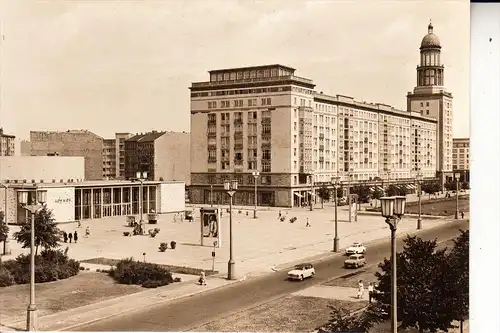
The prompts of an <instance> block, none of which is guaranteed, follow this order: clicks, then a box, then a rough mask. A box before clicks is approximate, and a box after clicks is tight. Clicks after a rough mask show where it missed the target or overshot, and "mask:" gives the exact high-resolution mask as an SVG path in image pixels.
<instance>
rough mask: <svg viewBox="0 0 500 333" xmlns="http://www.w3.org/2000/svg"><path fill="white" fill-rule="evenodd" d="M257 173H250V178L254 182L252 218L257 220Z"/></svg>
mask: <svg viewBox="0 0 500 333" xmlns="http://www.w3.org/2000/svg"><path fill="white" fill-rule="evenodd" d="M259 174H260V173H259V172H258V171H252V176H253V180H254V182H253V183H254V203H253V204H254V206H253V218H254V219H256V218H257V178H259Z"/></svg>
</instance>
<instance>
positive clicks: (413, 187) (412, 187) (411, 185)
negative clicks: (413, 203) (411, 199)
mask: <svg viewBox="0 0 500 333" xmlns="http://www.w3.org/2000/svg"><path fill="white" fill-rule="evenodd" d="M406 186H407V187H408V188H410V189H412V190H414V189H415V188H416V186H415V185H413V184H407V185H406Z"/></svg>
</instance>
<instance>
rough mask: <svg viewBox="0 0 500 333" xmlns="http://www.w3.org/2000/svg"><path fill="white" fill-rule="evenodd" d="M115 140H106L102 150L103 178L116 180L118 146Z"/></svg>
mask: <svg viewBox="0 0 500 333" xmlns="http://www.w3.org/2000/svg"><path fill="white" fill-rule="evenodd" d="M115 142H116V141H115V140H114V139H104V140H103V148H102V176H103V178H104V179H115V178H116V144H115Z"/></svg>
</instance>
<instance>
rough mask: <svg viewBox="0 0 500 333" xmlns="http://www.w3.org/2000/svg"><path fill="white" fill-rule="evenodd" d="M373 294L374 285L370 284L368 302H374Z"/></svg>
mask: <svg viewBox="0 0 500 333" xmlns="http://www.w3.org/2000/svg"><path fill="white" fill-rule="evenodd" d="M373 292H374V289H373V283H372V282H370V284H369V285H368V302H370V303H371V302H372V297H373Z"/></svg>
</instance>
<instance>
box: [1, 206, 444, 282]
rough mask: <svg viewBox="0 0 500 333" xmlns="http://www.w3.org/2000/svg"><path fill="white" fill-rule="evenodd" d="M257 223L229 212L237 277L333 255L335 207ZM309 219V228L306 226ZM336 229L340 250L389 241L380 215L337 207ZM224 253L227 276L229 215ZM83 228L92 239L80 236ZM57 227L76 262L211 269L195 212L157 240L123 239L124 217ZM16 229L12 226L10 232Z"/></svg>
mask: <svg viewBox="0 0 500 333" xmlns="http://www.w3.org/2000/svg"><path fill="white" fill-rule="evenodd" d="M318 206H319V205H318ZM261 209H262V210H259V212H258V219H253V218H252V212H250V213H249V215H248V216H247V215H246V213H245V211H242V213H239V212H238V211H239V208H235V209H234V210H233V224H234V227H233V241H234V245H233V246H234V258H235V260H236V274H237V276H238V277H243V276H247V277H248V276H250V273H252V275H260V274H262V273H267V272H270V271H271V268H272V267H273V266H276V267H278V268H279V266H280V265H283V264H286V263H290V262H294V261H297V260H301V259H304V258H307V257H312V256H317V255H321V254H324V253H325V252H329V251H331V250H332V238H333V231H334V221H333V207H331V206H330V205H326V206H325V208H324V209H319V208H316V209H315V210H314V211H313V212H310V211H309V209H306V208H293V209H286V210H285V209H278V208H269V209H268V208H265V209H264V208H261ZM279 211H281V213H282V214H286V215H287V219H286V220H285V222H280V221H279V219H278V214H279ZM293 216H295V217H297V221H296V222H295V223H290V222H289V219H290V218H291V217H293ZM306 219H309V223H310V224H311V226H310V227H306ZM338 219H339V221H341V222H339V223H338V230H339V238H340V247H341V248H345V247H347V246H348V245H350V244H351V243H352V242H355V241H356V242H365V243H366V242H368V241H371V240H375V239H381V238H388V237H389V235H390V232H389V229H388V227H387V226H386V224H385V223H384V220H383V218H382V217H381V216H378V215H359V216H358V221H357V222H352V223H349V222H346V221H347V220H348V217H347V210H346V207H345V206H344V207H339V210H338ZM441 223H446V221H445V219H429V220H424V222H423V228H424V229H427V228H431V227H434V226H437V225H439V224H441ZM221 224H222V225H221V229H222V230H221V232H222V233H221V235H222V248H217V249H216V258H215V269H216V270H218V271H219V272H220V273H221V274H224V273H226V272H227V262H228V259H229V213H227V212H226V211H225V210H224V214H223V217H222V223H221ZM87 225H89V226H90V228H91V235H90V236H89V237H88V238H87V237H85V236H84V234H85V228H86V227H87ZM60 228H61V229H62V230H64V231H67V232H74V231H75V230H77V231H78V233H79V239H78V243H77V244H74V243H72V244H69V243H68V244H63V248H64V247H65V246H68V247H69V255H70V256H71V257H72V258H75V259H77V260H84V259H90V258H97V257H104V258H112V259H122V258H126V257H134V258H135V259H138V260H143V253H146V256H145V259H146V261H147V262H154V263H159V264H168V265H176V266H187V267H193V268H200V269H206V270H209V269H211V268H212V250H213V246H211V244H212V242H213V240H214V239H212V238H205V246H203V247H202V246H200V218H199V210H198V209H196V208H195V220H194V222H188V221H180V219H179V218H177V219H176V222H174V218H173V215H172V214H170V215H160V217H159V221H158V224H157V225H150V224H148V225H147V228H151V229H152V228H160V233H159V234H158V235H157V236H156V237H155V238H151V237H149V236H132V237H125V236H123V232H124V231H132V228H129V227H127V226H126V225H125V217H123V216H122V217H116V218H115V217H113V218H107V219H101V220H89V221H85V222H83V223H82V225H81V227H80V228H78V227H77V224H76V223H68V224H61V225H60ZM16 230H18V227H17V226H12V227H11V232H15V231H16ZM415 230H416V218H415V217H405V218H404V219H403V221H402V222H401V223H400V225H399V227H398V233H399V234H406V233H408V232H413V231H415ZM172 240H174V241H176V242H177V248H176V249H175V250H172V249H168V250H167V251H166V252H159V250H158V247H159V244H160V243H161V242H168V243H170V241H172ZM10 246H11V250H12V253H11V255H8V256H5V257H4V258H3V260H8V259H10V258H14V257H15V256H17V255H18V254H20V253H22V252H27V249H21V247H20V245H19V244H18V243H17V242H15V241H14V240H11V241H10Z"/></svg>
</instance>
